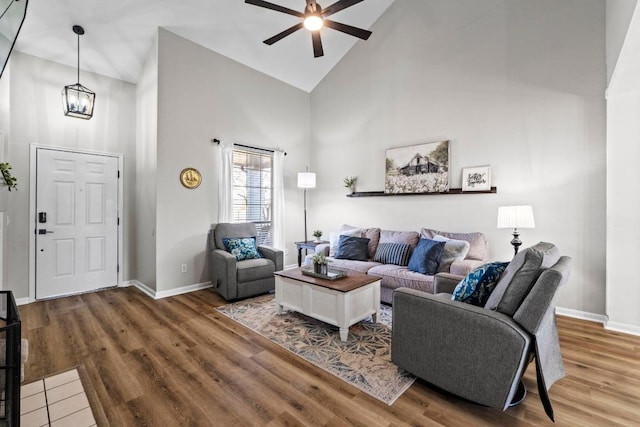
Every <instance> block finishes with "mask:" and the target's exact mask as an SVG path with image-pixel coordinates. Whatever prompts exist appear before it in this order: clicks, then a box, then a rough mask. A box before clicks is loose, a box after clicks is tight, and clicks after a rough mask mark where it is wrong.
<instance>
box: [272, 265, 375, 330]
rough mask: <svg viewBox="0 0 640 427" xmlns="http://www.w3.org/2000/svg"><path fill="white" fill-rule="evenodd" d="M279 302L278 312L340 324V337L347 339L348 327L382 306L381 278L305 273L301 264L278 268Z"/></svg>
mask: <svg viewBox="0 0 640 427" xmlns="http://www.w3.org/2000/svg"><path fill="white" fill-rule="evenodd" d="M275 279H276V304H277V310H278V314H282V313H283V312H284V310H285V309H287V310H293V311H297V312H299V313H302V314H305V315H307V316H309V317H313V318H314V319H318V320H321V321H323V322H325V323H328V324H330V325H334V326H337V327H338V328H340V339H341V340H342V341H344V342H346V341H347V337H348V335H349V327H350V326H351V325H354V324H356V323H358V322H360V321H361V320H364V319H366V318H367V317H369V316H372V318H373V321H374V322H376V321H377V316H378V310H379V309H380V278H379V277H373V276H369V275H367V274H361V273H349V274H348V276H347V277H343V278H341V279H337V280H326V279H318V278H315V277H310V276H306V275H304V274H302V271H301V269H300V268H292V269H289V270H283V271H277V272H276V273H275Z"/></svg>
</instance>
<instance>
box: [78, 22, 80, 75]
mask: <svg viewBox="0 0 640 427" xmlns="http://www.w3.org/2000/svg"><path fill="white" fill-rule="evenodd" d="M78 84H80V34H78Z"/></svg>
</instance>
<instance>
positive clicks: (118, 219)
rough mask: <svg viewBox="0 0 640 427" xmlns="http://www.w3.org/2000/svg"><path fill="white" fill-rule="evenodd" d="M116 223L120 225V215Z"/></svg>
mask: <svg viewBox="0 0 640 427" xmlns="http://www.w3.org/2000/svg"><path fill="white" fill-rule="evenodd" d="M118 225H120V217H118Z"/></svg>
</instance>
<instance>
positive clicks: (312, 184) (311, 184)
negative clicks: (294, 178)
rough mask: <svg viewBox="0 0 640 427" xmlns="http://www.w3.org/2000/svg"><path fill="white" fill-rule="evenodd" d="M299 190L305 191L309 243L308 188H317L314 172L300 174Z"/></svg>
mask: <svg viewBox="0 0 640 427" xmlns="http://www.w3.org/2000/svg"><path fill="white" fill-rule="evenodd" d="M298 188H302V189H304V241H305V242H306V241H307V188H316V174H315V173H314V172H308V171H307V172H298Z"/></svg>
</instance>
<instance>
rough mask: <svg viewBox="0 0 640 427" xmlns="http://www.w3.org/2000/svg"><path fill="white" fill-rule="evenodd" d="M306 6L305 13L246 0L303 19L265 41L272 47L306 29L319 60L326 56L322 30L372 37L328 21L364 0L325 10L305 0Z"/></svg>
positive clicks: (341, 2)
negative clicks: (321, 35) (328, 29)
mask: <svg viewBox="0 0 640 427" xmlns="http://www.w3.org/2000/svg"><path fill="white" fill-rule="evenodd" d="M305 1H306V4H307V5H306V6H305V9H304V13H303V12H298V11H296V10H293V9H289V8H288V7H284V6H280V5H277V4H274V3H269V2H267V1H264V0H245V3H247V4H252V5H254V6H259V7H264V8H265V9H270V10H274V11H276V12H281V13H286V14H288V15H292V16H295V17H297V18H300V19H301V22H299V23H297V24H296V25H294V26H292V27H289V28H287V29H286V30H284V31H282V32H281V33H278V34H276V35H275V36H273V37H270V38H268V39H266V40H265V41H264V43H265V44H268V45H272V44H274V43H276V42H277V41H280V40H282V39H283V38H285V37H287V36H288V35H291V34H293V33H295V32H296V31H298V30H299V29H301V28H303V27H304V28H306V29H307V30H309V31H310V32H311V42H312V44H313V56H314V57H316V58H318V57H320V56H323V55H324V50H323V48H322V39H321V38H320V29H321V28H323V27H328V28H331V29H333V30H336V31H340V32H342V33H345V34H348V35H350V36H354V37H358V38H359V39H362V40H367V39H368V38H369V36H371V34H372V33H371V31H368V30H363V29H362V28H357V27H352V26H351V25H347V24H341V23H339V22H335V21H331V20H329V19H327V17H328V16H331V15H333V14H334V13H337V12H340V11H341V10H344V9H346V8H348V7H351V6H353V5H355V4H358V3H360V2H362V1H364V0H338V1H337V2H335V3H333V4H332V5H331V6H329V7H327V8H325V9H323V8H322V7H320V5H319V4H318V3H316V1H315V0H305Z"/></svg>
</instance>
